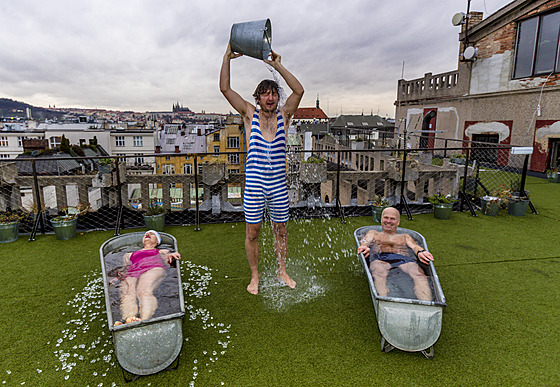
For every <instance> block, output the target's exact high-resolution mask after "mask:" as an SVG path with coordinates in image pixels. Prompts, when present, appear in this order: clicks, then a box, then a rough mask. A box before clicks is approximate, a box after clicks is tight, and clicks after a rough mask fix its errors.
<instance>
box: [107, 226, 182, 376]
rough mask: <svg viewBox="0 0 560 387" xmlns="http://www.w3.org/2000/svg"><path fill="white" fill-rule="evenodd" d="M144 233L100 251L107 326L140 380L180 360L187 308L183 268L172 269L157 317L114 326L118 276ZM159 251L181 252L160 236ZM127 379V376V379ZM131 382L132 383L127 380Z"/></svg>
mask: <svg viewBox="0 0 560 387" xmlns="http://www.w3.org/2000/svg"><path fill="white" fill-rule="evenodd" d="M144 234H145V233H144V232H134V233H129V234H123V235H119V236H116V237H114V238H111V239H109V240H108V241H106V242H105V243H103V245H102V246H101V248H100V249H99V255H100V257H101V268H102V272H103V285H104V288H105V306H106V310H107V324H108V326H109V330H110V331H111V332H112V334H113V343H114V346H115V356H116V358H117V361H118V362H119V365H120V366H121V367H122V369H123V370H125V371H128V372H129V373H131V374H133V375H135V377H138V376H140V375H150V374H154V373H157V372H159V371H162V370H164V369H168V368H170V366H172V364H173V363H174V362H175V361H176V360H177V365H178V358H179V354H180V352H181V348H182V345H183V329H182V327H183V324H182V319H183V316H184V315H185V304H184V301H183V291H182V289H183V287H182V284H181V272H180V268H179V265H178V264H177V265H175V267H168V268H167V269H166V270H167V277H166V279H165V280H164V282H163V283H162V284H161V285H160V286H159V287H158V289H157V290H156V291H154V295H155V296H156V298H157V299H158V309H157V310H156V313H155V314H154V316H153V317H152V318H151V319H149V320H145V321H139V322H133V323H128V324H123V325H118V326H113V325H114V323H115V321H118V320H119V315H120V311H119V303H120V297H119V293H118V288H117V287H118V279H117V278H116V276H115V273H116V271H117V270H118V268H119V266H120V265H122V255H123V254H124V253H125V252H130V251H134V250H138V249H141V248H142V237H143V236H144ZM160 236H161V244H160V245H159V246H158V248H160V249H161V248H166V249H169V250H170V251H171V252H174V251H177V240H176V239H175V238H174V237H173V236H171V235H169V234H165V233H160ZM125 378H126V375H125ZM127 381H128V380H127Z"/></svg>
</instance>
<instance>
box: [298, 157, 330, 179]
mask: <svg viewBox="0 0 560 387" xmlns="http://www.w3.org/2000/svg"><path fill="white" fill-rule="evenodd" d="M299 178H300V180H301V182H303V183H307V184H314V183H325V182H326V181H327V163H326V162H325V160H323V159H322V158H320V157H315V156H311V157H309V158H308V159H307V160H304V161H303V162H302V163H301V165H300V169H299Z"/></svg>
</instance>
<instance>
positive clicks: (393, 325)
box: [354, 226, 446, 359]
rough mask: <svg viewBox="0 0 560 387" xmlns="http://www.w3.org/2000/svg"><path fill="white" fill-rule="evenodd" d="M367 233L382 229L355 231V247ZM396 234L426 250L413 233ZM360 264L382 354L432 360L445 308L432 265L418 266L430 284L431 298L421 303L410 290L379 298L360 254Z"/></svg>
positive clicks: (421, 238) (375, 227)
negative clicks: (406, 354)
mask: <svg viewBox="0 0 560 387" xmlns="http://www.w3.org/2000/svg"><path fill="white" fill-rule="evenodd" d="M370 230H375V231H378V232H381V231H382V228H381V226H365V227H360V228H358V229H357V230H356V231H355V232H354V237H355V239H356V243H357V245H358V246H359V245H360V240H361V239H362V238H363V237H364V236H365V235H366V233H367V232H368V231H370ZM397 233H399V234H402V233H406V234H409V235H410V236H412V238H413V239H414V240H415V241H416V243H418V244H419V245H420V246H422V248H423V249H425V250H428V245H427V244H426V240H425V239H424V237H423V236H422V235H421V234H419V233H417V232H416V231H412V230H408V229H406V228H398V229H397ZM428 251H429V250H428ZM360 260H361V262H362V265H363V268H364V270H365V272H366V275H367V279H368V283H369V288H370V293H371V298H372V301H373V306H374V309H375V316H376V319H377V325H378V327H379V332H380V333H381V349H382V350H383V351H384V352H389V351H390V350H392V349H393V348H397V349H400V350H403V351H409V352H417V351H420V352H422V354H423V355H424V356H426V357H427V358H430V359H431V358H432V357H433V355H434V349H433V346H434V344H435V343H436V341H437V340H438V338H439V336H440V333H441V327H442V314H443V313H442V312H443V307H444V306H446V302H445V297H444V295H443V290H442V289H441V285H440V283H439V278H438V276H437V273H436V269H435V267H434V264H433V263H431V262H430V264H429V265H425V264H423V263H420V266H421V267H422V269H423V270H424V273H425V274H426V275H427V276H428V279H429V282H430V283H431V284H430V287H431V291H432V296H433V299H432V301H422V300H418V299H416V297H415V296H414V295H413V294H411V291H410V289H408V290H407V289H393V290H391V292H390V294H391V297H381V296H379V294H378V293H377V290H376V288H375V285H374V282H373V276H372V274H371V271H370V269H369V267H368V262H367V259H366V258H365V257H364V256H363V254H360ZM397 275H398V274H397ZM403 275H404V274H403ZM388 283H389V281H388Z"/></svg>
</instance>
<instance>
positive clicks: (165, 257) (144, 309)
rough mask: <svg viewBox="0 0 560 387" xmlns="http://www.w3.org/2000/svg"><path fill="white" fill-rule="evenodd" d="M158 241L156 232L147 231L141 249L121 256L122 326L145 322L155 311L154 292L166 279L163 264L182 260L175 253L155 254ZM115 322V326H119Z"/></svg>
mask: <svg viewBox="0 0 560 387" xmlns="http://www.w3.org/2000/svg"><path fill="white" fill-rule="evenodd" d="M160 243H161V237H160V235H159V233H158V232H157V231H154V230H149V231H147V232H146V234H144V237H143V238H142V244H143V245H144V248H143V249H141V250H138V251H135V252H133V253H126V254H125V255H124V256H123V260H124V264H125V267H126V269H127V270H126V273H125V274H124V275H123V276H122V277H121V280H122V282H121V286H120V295H121V316H122V319H123V320H124V322H125V323H130V322H134V321H141V320H148V319H150V318H151V317H152V316H153V315H154V312H155V311H156V309H157V306H158V303H157V299H156V297H155V296H154V290H156V289H157V287H158V286H159V285H160V284H161V283H162V281H163V280H164V279H165V276H166V273H165V272H166V269H165V262H167V263H171V262H172V261H173V259H181V254H179V253H178V252H176V253H170V252H169V250H167V249H162V250H158V249H157V248H156V246H157V245H159V244H160ZM122 324H123V323H122V322H121V321H117V322H116V323H115V325H122Z"/></svg>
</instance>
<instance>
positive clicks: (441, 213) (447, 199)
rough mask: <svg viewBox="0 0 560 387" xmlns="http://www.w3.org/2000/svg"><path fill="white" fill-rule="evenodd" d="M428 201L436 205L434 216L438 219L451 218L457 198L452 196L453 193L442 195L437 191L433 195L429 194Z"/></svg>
mask: <svg viewBox="0 0 560 387" xmlns="http://www.w3.org/2000/svg"><path fill="white" fill-rule="evenodd" d="M428 201H429V202H430V203H431V204H432V206H433V207H434V218H436V219H444V220H447V219H451V213H452V212H453V203H455V202H456V201H457V200H456V199H454V198H452V197H451V195H447V196H446V195H442V194H440V193H437V194H435V195H433V196H428Z"/></svg>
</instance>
